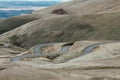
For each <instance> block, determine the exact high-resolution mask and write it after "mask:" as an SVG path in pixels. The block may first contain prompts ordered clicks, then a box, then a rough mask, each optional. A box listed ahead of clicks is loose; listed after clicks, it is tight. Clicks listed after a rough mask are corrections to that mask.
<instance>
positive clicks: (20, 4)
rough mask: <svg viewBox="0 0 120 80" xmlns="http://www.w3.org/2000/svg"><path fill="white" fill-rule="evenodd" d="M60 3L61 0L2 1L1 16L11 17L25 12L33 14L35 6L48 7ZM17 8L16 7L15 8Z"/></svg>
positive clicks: (0, 6)
mask: <svg viewBox="0 0 120 80" xmlns="http://www.w3.org/2000/svg"><path fill="white" fill-rule="evenodd" d="M57 3H60V1H40V2H30V1H29V2H28V1H0V18H9V17H12V16H18V15H23V14H31V13H32V11H33V10H34V9H35V8H34V9H33V7H36V8H37V9H38V7H48V6H51V5H55V4H57ZM13 8H15V9H13Z"/></svg>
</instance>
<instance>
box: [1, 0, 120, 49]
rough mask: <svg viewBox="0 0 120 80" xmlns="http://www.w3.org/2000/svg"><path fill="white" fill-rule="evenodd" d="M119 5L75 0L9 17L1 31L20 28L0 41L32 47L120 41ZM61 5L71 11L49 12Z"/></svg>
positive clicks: (109, 0)
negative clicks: (86, 41) (40, 44)
mask: <svg viewBox="0 0 120 80" xmlns="http://www.w3.org/2000/svg"><path fill="white" fill-rule="evenodd" d="M108 4H109V5H108ZM119 4H120V1H119V0H107V1H105V0H75V1H71V2H66V3H62V4H59V5H55V6H53V7H49V8H46V9H42V10H40V11H37V12H34V13H33V14H31V15H25V16H19V17H13V18H10V19H6V20H5V21H3V22H1V23H0V29H1V32H4V31H8V30H12V29H14V28H16V27H18V28H16V29H14V30H12V31H10V32H7V33H5V34H2V35H0V37H1V39H0V41H10V42H12V43H13V44H16V45H19V46H24V47H27V48H30V47H32V46H33V45H35V44H38V43H46V42H61V41H76V40H120V38H119V37H118V36H119V35H120V29H119V26H120V24H119V21H120V14H119V10H120V7H119ZM83 5H84V6H83ZM83 7H84V8H83ZM88 7H89V8H88ZM58 8H63V9H64V10H65V11H66V12H67V13H68V14H66V15H56V14H51V13H50V12H52V11H53V10H55V9H58ZM86 10H87V11H86ZM80 12H82V13H83V14H81V13H80ZM36 19H38V20H36ZM34 20H35V21H34ZM31 21H32V22H31ZM14 23H16V24H14ZM25 23H27V24H25ZM46 23H47V24H46ZM23 24H25V25H23ZM21 25H22V26H21ZM3 26H4V27H3ZM8 26H9V27H8ZM13 37H15V39H13ZM12 39H13V40H12ZM29 43H30V44H29Z"/></svg>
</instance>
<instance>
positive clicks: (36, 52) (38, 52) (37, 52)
mask: <svg viewBox="0 0 120 80" xmlns="http://www.w3.org/2000/svg"><path fill="white" fill-rule="evenodd" d="M108 43H117V41H111V42H102V43H96V44H92V45H90V46H88V47H86V48H85V49H84V50H83V53H82V54H81V55H80V57H81V56H84V55H86V54H89V53H91V52H92V51H93V50H94V49H95V48H97V47H99V46H100V45H103V44H108ZM54 44H56V43H49V44H41V45H37V46H35V47H34V48H33V50H34V54H26V55H21V56H16V57H14V58H12V59H11V60H10V61H11V62H15V61H21V60H22V59H24V58H33V57H49V58H54V57H56V56H59V55H60V54H62V53H63V52H65V51H67V50H68V49H69V48H70V47H71V46H72V44H73V43H72V44H71V43H66V44H64V46H63V47H62V48H61V50H59V51H58V52H56V53H52V54H46V53H45V54H44V53H43V52H42V50H41V49H42V48H43V47H45V46H50V45H54Z"/></svg>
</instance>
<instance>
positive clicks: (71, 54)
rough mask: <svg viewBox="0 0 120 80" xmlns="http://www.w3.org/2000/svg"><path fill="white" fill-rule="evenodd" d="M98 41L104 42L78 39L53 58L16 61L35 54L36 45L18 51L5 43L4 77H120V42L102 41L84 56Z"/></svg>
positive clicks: (0, 72) (0, 71) (0, 65)
mask: <svg viewBox="0 0 120 80" xmlns="http://www.w3.org/2000/svg"><path fill="white" fill-rule="evenodd" d="M96 43H103V41H77V42H74V43H73V44H72V45H71V47H70V48H69V49H68V50H67V51H65V52H64V53H62V54H61V55H59V56H57V57H55V58H54V59H52V60H51V59H49V57H28V58H24V59H22V60H21V61H15V62H11V61H10V59H11V58H13V57H16V56H20V55H25V54H35V53H34V51H33V49H34V48H31V49H30V50H24V49H21V48H18V47H17V49H16V51H14V50H13V49H14V48H13V47H8V46H7V48H6V47H5V46H1V48H0V50H3V51H2V52H0V57H1V58H0V59H1V61H0V80H8V79H9V80H16V79H17V80H26V79H27V80H38V79H42V80H61V79H65V80H75V79H76V80H120V70H119V69H120V65H119V61H120V42H113V43H106V44H101V45H99V46H97V47H96V48H94V49H93V50H92V52H90V53H88V54H86V55H83V56H81V55H82V53H83V50H84V49H85V48H87V47H88V46H90V45H94V44H96ZM63 44H64V43H59V44H58V43H56V44H54V45H52V46H49V45H48V46H45V47H42V52H44V54H46V53H48V52H49V53H54V52H57V51H58V49H59V48H61V47H62V45H63ZM4 48H6V49H5V50H4ZM19 50H20V51H22V52H20V51H19ZM3 53H4V54H3ZM5 53H6V54H5ZM8 55H9V56H8Z"/></svg>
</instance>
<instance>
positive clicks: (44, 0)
mask: <svg viewBox="0 0 120 80" xmlns="http://www.w3.org/2000/svg"><path fill="white" fill-rule="evenodd" d="M0 1H69V0H0Z"/></svg>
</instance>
